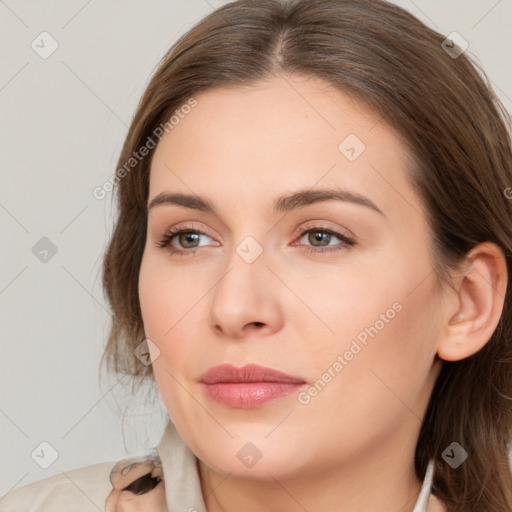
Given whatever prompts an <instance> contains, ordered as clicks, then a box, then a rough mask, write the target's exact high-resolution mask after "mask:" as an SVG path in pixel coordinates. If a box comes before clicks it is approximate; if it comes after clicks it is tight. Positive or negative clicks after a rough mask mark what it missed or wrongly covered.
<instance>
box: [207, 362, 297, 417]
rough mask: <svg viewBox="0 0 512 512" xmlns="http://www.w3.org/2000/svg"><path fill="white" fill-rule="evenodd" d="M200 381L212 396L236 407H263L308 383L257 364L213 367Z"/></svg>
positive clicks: (208, 394) (209, 395)
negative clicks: (238, 366) (237, 366)
mask: <svg viewBox="0 0 512 512" xmlns="http://www.w3.org/2000/svg"><path fill="white" fill-rule="evenodd" d="M201 383H202V385H203V389H204V392H205V394H206V396H207V397H208V398H209V399H211V400H213V401H215V402H217V403H220V404H221V405H224V406H226V407H231V408H235V409H252V408H255V407H261V406H263V405H264V404H266V403H267V402H269V401H272V400H275V399H277V398H283V397H285V396H287V395H289V394H291V393H293V392H295V391H297V390H298V389H300V388H301V387H302V386H304V385H305V384H306V382H305V380H304V379H302V378H300V377H295V376H293V375H287V374H286V373H283V372H280V371H278V370H274V369H273V368H267V367H264V366H258V365H255V364H249V365H246V366H244V367H242V368H236V367H235V366H232V365H230V364H222V365H219V366H214V367H213V368H210V369H209V370H208V371H207V372H206V373H204V374H203V375H202V376H201Z"/></svg>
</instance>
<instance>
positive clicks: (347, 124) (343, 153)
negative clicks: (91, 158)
mask: <svg viewBox="0 0 512 512" xmlns="http://www.w3.org/2000/svg"><path fill="white" fill-rule="evenodd" d="M195 99H196V100H197V105H196V106H195V107H194V108H192V109H190V111H189V113H187V114H186V115H182V116H181V119H180V122H179V123H178V124H177V125H175V126H174V127H173V128H172V129H171V130H170V131H169V132H168V133H165V134H164V136H163V137H162V140H161V142H160V143H159V144H158V146H157V148H156V150H155V154H154V156H153V160H152V167H151V174H150V198H151V197H154V196H155V195H156V194H158V193H160V192H162V191H179V192H182V193H187V194H197V195H203V196H207V197H211V198H212V199H213V200H214V201H215V202H216V203H217V201H218V202H219V203H222V202H226V201H228V202H229V201H238V202H239V204H240V205H245V206H247V205H248V204H251V203H253V204H256V202H257V201H258V200H259V199H261V198H264V197H266V198H267V201H268V202H270V201H271V200H272V197H275V196H277V195H279V193H280V192H283V191H293V190H295V189H304V188H311V187H315V186H316V185H317V184H318V185H321V186H323V187H330V186H332V187H337V188H339V187H343V188H346V189H348V190H353V191H357V192H359V193H362V192H365V193H366V195H368V196H369V197H370V198H372V200H373V199H375V201H374V202H376V203H377V204H379V206H380V207H381V209H383V210H388V211H393V210H395V211H397V213H398V210H399V206H400V204H399V201H398V195H401V194H402V195H404V196H405V197H407V196H409V200H410V201H413V202H414V200H415V198H414V197H413V195H412V190H411V189H410V187H409V184H408V182H407V178H406V173H405V170H406V168H407V153H406V150H405V146H404V145H403V144H402V141H401V140H400V138H399V136H398V134H397V133H396V132H395V131H394V130H393V129H392V128H391V127H390V126H389V125H387V124H386V123H385V121H384V120H383V119H382V116H380V115H379V114H378V113H376V112H374V111H372V110H371V109H370V108H369V107H368V106H366V104H364V103H362V102H360V101H357V100H355V99H354V98H352V97H351V96H350V95H348V94H345V93H343V92H341V91H339V90H337V89H335V88H334V87H332V86H331V85H330V84H328V83H326V82H324V81H322V80H320V79H318V78H301V77H299V78H298V77H293V78H292V77H291V76H286V77H273V78H272V79H269V80H266V81H262V82H260V83H258V84H255V85H251V86H248V87H243V88H215V89H209V90H206V91H204V92H201V93H199V94H198V95H196V96H195ZM402 206H404V205H403V204H402ZM409 207H410V206H409Z"/></svg>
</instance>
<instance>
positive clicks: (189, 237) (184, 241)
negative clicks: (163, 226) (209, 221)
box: [157, 228, 210, 255]
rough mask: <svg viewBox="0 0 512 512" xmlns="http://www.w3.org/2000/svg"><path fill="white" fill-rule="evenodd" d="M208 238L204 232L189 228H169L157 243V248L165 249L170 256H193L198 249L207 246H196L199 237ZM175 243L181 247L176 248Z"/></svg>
mask: <svg viewBox="0 0 512 512" xmlns="http://www.w3.org/2000/svg"><path fill="white" fill-rule="evenodd" d="M201 236H205V237H207V238H210V237H209V236H208V235H207V234H206V233H205V232H204V231H201V230H199V229H191V228H178V229H176V228H171V229H169V230H168V231H166V232H165V233H164V235H163V236H162V238H161V239H160V241H158V242H157V245H158V247H161V248H167V249H168V250H169V251H170V252H171V253H172V254H174V253H178V254H183V255H185V254H194V253H195V252H196V249H197V248H198V247H201V246H202V245H208V244H198V243H199V242H200V237H201ZM175 241H177V242H179V244H180V245H181V247H176V246H175V245H173V243H174V242H175Z"/></svg>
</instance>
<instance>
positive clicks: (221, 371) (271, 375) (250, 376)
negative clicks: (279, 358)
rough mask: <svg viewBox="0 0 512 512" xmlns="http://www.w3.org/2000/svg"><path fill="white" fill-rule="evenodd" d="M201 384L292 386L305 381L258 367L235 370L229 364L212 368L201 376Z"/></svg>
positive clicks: (247, 366) (252, 365)
mask: <svg viewBox="0 0 512 512" xmlns="http://www.w3.org/2000/svg"><path fill="white" fill-rule="evenodd" d="M200 380H201V382H204V383H205V384H216V383H219V382H287V383H292V384H303V383H305V380H304V379H302V378H300V377H294V376H292V375H287V374H286V373H283V372H280V371H278V370H274V369H273V368H267V367H265V366H259V365H257V364H248V365H246V366H242V367H241V368H236V367H235V366H233V365H231V364H220V365H218V366H212V367H211V368H210V369H209V370H208V371H206V372H205V373H203V375H201V379H200Z"/></svg>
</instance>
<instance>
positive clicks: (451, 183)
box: [0, 0, 512, 512]
mask: <svg viewBox="0 0 512 512" xmlns="http://www.w3.org/2000/svg"><path fill="white" fill-rule="evenodd" d="M479 71H481V70H477V69H476V67H475V66H474V65H473V64H472V63H471V62H470V61H469V60H468V58H467V57H466V56H465V55H464V52H463V48H462V47H461V46H460V44H458V43H457V42H456V41H455V40H452V39H448V40H447V39H446V38H445V37H444V36H442V35H440V34H438V33H436V32H434V31H432V30H431V29H429V28H427V27H426V26H425V25H423V24H422V23H421V22H420V21H418V20H417V19H416V18H414V17H413V16H412V15H410V14H408V13H407V12H406V11H404V10H402V9H401V8H399V7H396V6H394V5H392V4H388V3H387V2H384V1H376V0H371V1H370V0H363V1H361V0H357V1H356V0H294V1H284V0H281V1H278V0H258V1H249V0H239V1H235V2H232V3H230V4H227V5H225V6H223V7H221V8H219V9H217V10H216V11H215V12H213V13H212V14H210V15H209V16H207V17H206V18H205V19H203V20H202V21H200V22H199V23H198V24H197V25H196V26H195V27H194V28H193V29H192V30H190V31H189V32H188V33H187V34H185V35H184V36H183V37H182V38H181V39H180V40H179V41H178V42H177V43H176V44H175V45H174V46H173V47H172V48H171V49H170V50H169V52H168V53H167V55H166V56H165V57H164V59H163V61H162V63H161V65H160V67H159V68H158V70H157V71H156V73H155V74H154V76H153V77H152V79H151V81H150V83H149V85H148V87H147V89H146V91H145V93H144V95H143V97H142V99H141V102H140V104H139V107H138V109H137V112H136V115H135V117H134V120H133V122H132V125H131V127H130V130H129V133H128V136H127V138H126V141H125V144H124V148H123V151H122V154H121V156H120V159H119V164H118V170H117V173H116V175H117V179H116V186H117V191H118V196H117V197H118V201H119V203H118V204H119V217H118V219H117V222H116V227H115V231H114V233H113V236H112V239H111V241H110V244H109V247H108V249H107V251H106V254H105V259H104V266H103V279H104V286H105V291H106V294H107V297H108V300H109V302H110V305H111V308H112V312H113V324H112V328H111V333H110V337H109V340H108V344H107V347H106V351H105V362H107V363H108V364H109V366H110V367H111V368H112V369H113V370H114V371H116V372H118V373H121V374H123V373H124V374H126V373H128V374H130V375H132V376H133V378H134V379H138V380H139V381H144V379H154V380H155V382H156V384H157V385H158V388H159V390H160V393H161V396H162V399H163V401H164V403H165V405H166V408H167V410H168V412H169V417H170V422H169V425H168V426H167V428H166V430H165V432H164V434H163V437H162V440H161V441H160V444H159V445H158V447H157V448H156V450H153V451H151V452H149V453H147V454H143V455H141V456H140V457H138V458H134V459H126V460H123V461H120V462H118V463H105V464H98V465H95V466H89V467H86V468H80V469H78V470H76V471H75V472H69V473H67V474H66V475H65V476H62V475H61V476H57V477H51V478H49V479H46V480H43V481H40V482H37V483H35V484H30V485H28V486H26V487H23V488H21V489H18V490H16V491H13V492H12V493H10V494H9V495H8V496H7V497H6V498H4V500H3V501H2V502H0V510H17V511H19V510H43V511H44V510H89V509H91V510H98V509H99V510H102V509H104V510H107V511H110V512H113V511H131V510H145V511H157V510H158V511H164V510H182V511H189V512H192V511H198V512H204V511H206V510H207V511H208V512H218V511H226V512H227V511H231V510H245V511H256V510H258V511H260V510H268V511H270V510H279V511H292V510H308V511H315V510H322V511H324V510H332V511H335V510H336V511H339V510H344V511H360V510H366V511H368V510H371V511H379V512H380V511H398V510H400V511H408V512H425V511H428V512H437V511H450V512H455V511H457V512H462V511H464V512H477V511H478V512H491V511H492V512H505V511H510V510H511V508H512V478H511V471H510V464H509V460H508V448H509V445H510V441H511V427H512V408H511V404H510V397H511V394H512V389H511V388H512V372H511V356H512V354H511V351H512V348H511V343H510V334H509V333H510V332H511V329H512V303H511V291H510V286H507V283H508V276H509V274H510V272H511V270H512V225H511V221H510V215H511V213H512V202H511V201H510V197H511V194H510V190H511V189H510V187H511V186H512V153H511V145H510V132H509V127H510V125H509V123H508V122H507V120H506V116H507V114H506V112H505V111H504V109H503V107H502V106H501V104H500V102H499V101H498V100H497V98H496V97H495V95H494V93H493V92H492V89H491V88H490V87H489V86H488V84H487V83H486V82H485V81H484V78H482V76H483V77H485V75H484V74H483V72H481V74H479ZM102 507H103V508H102Z"/></svg>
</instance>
